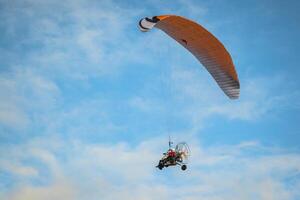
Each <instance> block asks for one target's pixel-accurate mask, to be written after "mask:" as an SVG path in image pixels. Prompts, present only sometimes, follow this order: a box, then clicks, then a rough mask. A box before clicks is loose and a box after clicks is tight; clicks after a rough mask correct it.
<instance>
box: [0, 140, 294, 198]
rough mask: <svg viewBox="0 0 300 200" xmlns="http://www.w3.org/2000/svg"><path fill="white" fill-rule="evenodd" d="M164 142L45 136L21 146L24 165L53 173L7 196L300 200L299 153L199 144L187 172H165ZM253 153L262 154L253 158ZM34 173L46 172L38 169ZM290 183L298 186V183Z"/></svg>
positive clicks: (251, 145)
mask: <svg viewBox="0 0 300 200" xmlns="http://www.w3.org/2000/svg"><path fill="white" fill-rule="evenodd" d="M164 143H165V142H164V139H163V138H154V139H151V140H148V141H144V142H143V143H140V144H138V145H137V146H136V147H131V146H129V145H128V144H126V143H119V144H114V145H112V144H110V145H109V144H87V143H82V142H80V141H62V140H57V139H53V138H51V139H49V138H47V139H46V138H44V139H36V140H33V141H32V142H31V143H28V144H26V145H25V146H24V145H23V146H19V147H16V146H15V147H14V148H13V149H14V151H15V152H18V151H22V154H19V155H22V157H19V158H18V157H17V156H15V158H16V159H21V158H22V159H24V155H25V157H35V158H36V159H38V160H39V162H42V163H43V165H42V166H43V168H45V166H46V168H48V169H49V170H50V172H51V173H50V174H49V175H47V177H45V176H44V175H42V174H39V175H36V174H32V175H31V176H32V177H30V174H27V176H29V177H28V179H27V180H26V179H25V181H23V182H22V184H16V185H14V186H15V187H14V188H13V189H11V190H9V191H8V192H7V193H5V194H4V196H3V197H4V199H15V200H18V199H24V197H26V198H29V199H48V198H57V199H98V198H105V199H119V198H125V199H148V198H149V199H169V198H174V199H199V198H205V199H232V198H239V199H244V200H247V199H253V198H254V197H255V198H257V199H263V200H268V199H295V198H296V197H297V195H299V193H298V192H295V190H296V188H295V187H297V184H299V181H300V180H299V178H297V177H298V176H299V172H300V168H299V166H300V155H299V154H297V153H289V152H285V151H278V149H276V150H275V151H274V150H273V148H270V147H268V148H265V147H264V146H262V145H261V144H259V143H257V142H254V141H246V142H244V143H240V144H237V145H232V146H230V145H228V146H226V147H225V146H223V147H222V146H212V147H209V148H204V147H201V146H199V145H196V144H193V145H191V149H192V158H191V162H190V164H189V165H188V170H187V171H185V172H182V171H181V170H180V169H179V168H174V169H171V168H168V169H165V170H163V171H159V170H158V169H156V168H155V167H154V166H155V164H157V163H156V162H157V160H158V159H159V156H160V155H161V153H162V152H161V151H162V150H163V147H164V146H165V145H164ZM45 144H46V145H45ZM266 149H268V150H266ZM11 150H12V149H11V148H9V149H8V152H10V151H11ZM252 151H255V152H256V154H250V155H251V156H249V153H251V152H252ZM15 155H16V154H15ZM7 159H8V158H7ZM21 167H22V166H21ZM27 167H32V168H34V169H35V170H42V169H40V166H38V165H33V166H30V165H29V166H27ZM10 172H11V173H15V174H16V175H20V174H19V173H18V172H15V171H13V170H11V171H10ZM31 178H34V180H36V181H37V180H39V179H45V178H46V179H48V183H47V184H42V185H35V184H33V183H32V182H31V181H30V180H31ZM289 179H290V180H293V181H294V183H293V184H292V185H290V184H289V181H290V180H289ZM175 191H176V192H175ZM151 194H152V195H151ZM149 195H150V196H149Z"/></svg>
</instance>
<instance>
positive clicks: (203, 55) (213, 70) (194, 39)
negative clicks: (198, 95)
mask: <svg viewBox="0 0 300 200" xmlns="http://www.w3.org/2000/svg"><path fill="white" fill-rule="evenodd" d="M139 26H140V29H141V30H142V31H148V30H150V29H151V28H153V27H156V28H159V29H161V30H162V31H164V32H165V33H166V34H168V35H169V36H170V37H172V38H173V39H174V40H176V41H177V42H178V43H179V44H181V45H182V46H184V47H185V48H186V49H187V50H189V51H190V52H191V53H192V54H193V55H194V56H195V57H196V58H197V59H198V60H199V61H200V62H201V63H202V65H203V66H204V67H205V68H206V69H207V71H208V72H209V73H210V74H211V75H212V77H213V78H214V79H215V80H216V82H217V84H218V85H219V86H220V88H221V89H222V90H223V91H224V93H225V94H226V95H227V96H228V97H229V98H231V99H237V98H239V94H240V83H239V79H238V76H237V73H236V71H235V67H234V64H233V62H232V59H231V56H230V54H229V53H228V51H227V50H226V49H225V47H224V46H223V44H222V43H221V42H220V41H219V40H218V39H217V38H216V37H215V36H213V35H212V34H211V33H210V32H209V31H207V30H206V29H205V28H203V27H202V26H201V25H199V24H197V23H195V22H193V21H191V20H188V19H185V18H183V17H180V16H175V15H162V16H155V17H152V18H147V17H146V18H144V19H142V20H140V22H139Z"/></svg>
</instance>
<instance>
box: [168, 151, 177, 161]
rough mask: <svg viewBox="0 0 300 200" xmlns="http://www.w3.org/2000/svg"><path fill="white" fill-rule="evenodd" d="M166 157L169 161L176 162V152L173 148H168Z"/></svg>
mask: <svg viewBox="0 0 300 200" xmlns="http://www.w3.org/2000/svg"><path fill="white" fill-rule="evenodd" d="M168 159H169V161H170V162H171V163H175V162H176V152H175V151H174V149H169V151H168Z"/></svg>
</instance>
